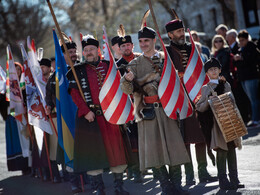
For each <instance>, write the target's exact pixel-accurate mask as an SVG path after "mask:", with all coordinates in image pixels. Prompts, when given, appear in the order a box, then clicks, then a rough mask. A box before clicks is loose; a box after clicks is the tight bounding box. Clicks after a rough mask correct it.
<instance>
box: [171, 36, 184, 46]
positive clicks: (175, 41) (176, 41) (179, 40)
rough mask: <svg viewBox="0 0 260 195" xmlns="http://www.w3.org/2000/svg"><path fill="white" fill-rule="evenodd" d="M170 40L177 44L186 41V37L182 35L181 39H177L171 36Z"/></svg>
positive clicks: (182, 43)
mask: <svg viewBox="0 0 260 195" xmlns="http://www.w3.org/2000/svg"><path fill="white" fill-rule="evenodd" d="M172 42H173V43H175V44H177V45H184V43H185V42H186V37H185V36H184V38H183V39H181V38H179V39H177V38H173V39H172Z"/></svg>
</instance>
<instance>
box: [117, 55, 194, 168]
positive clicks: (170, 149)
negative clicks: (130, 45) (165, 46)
mask: <svg viewBox="0 0 260 195" xmlns="http://www.w3.org/2000/svg"><path fill="white" fill-rule="evenodd" d="M163 58H164V56H163V53H160V54H159V59H158V57H157V58H156V57H154V58H153V61H155V62H156V61H157V62H158V60H159V61H161V62H162V59H163ZM129 64H130V65H132V66H130V67H129V68H130V69H131V71H132V72H133V73H134V76H135V78H134V80H139V79H142V78H144V77H146V75H147V74H149V73H152V72H154V71H155V70H154V67H153V66H152V64H151V62H150V61H149V60H147V59H146V57H145V56H143V55H141V56H139V57H137V58H135V59H134V60H132V61H131V62H130V63H129ZM121 88H122V90H123V91H124V92H125V93H126V94H132V93H133V92H134V85H133V82H128V81H126V80H125V78H124V77H123V78H122V79H121ZM136 93H138V92H136ZM134 98H135V96H134ZM134 101H136V100H135V99H134ZM137 125H138V136H139V137H138V139H139V140H138V144H139V160H140V170H145V169H148V168H151V167H160V166H162V165H170V166H174V165H179V164H184V163H186V162H189V161H190V160H189V156H188V153H187V151H186V148H185V145H184V142H183V140H182V138H181V134H180V130H179V128H178V125H177V122H176V121H175V120H172V119H170V118H169V117H167V116H166V114H165V112H164V110H163V108H162V107H158V108H155V118H154V119H152V120H142V121H140V122H138V123H137Z"/></svg>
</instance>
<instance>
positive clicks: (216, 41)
mask: <svg viewBox="0 0 260 195" xmlns="http://www.w3.org/2000/svg"><path fill="white" fill-rule="evenodd" d="M214 43H223V40H215V41H214Z"/></svg>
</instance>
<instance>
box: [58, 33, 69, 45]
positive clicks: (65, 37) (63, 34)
mask: <svg viewBox="0 0 260 195" xmlns="http://www.w3.org/2000/svg"><path fill="white" fill-rule="evenodd" d="M61 34H62V37H63V39H64V42H65V43H68V42H72V40H71V39H70V38H69V37H68V36H67V35H66V34H65V32H61ZM59 43H60V45H62V42H61V39H60V40H59Z"/></svg>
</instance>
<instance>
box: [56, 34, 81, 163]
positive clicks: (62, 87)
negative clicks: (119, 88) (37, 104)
mask: <svg viewBox="0 0 260 195" xmlns="http://www.w3.org/2000/svg"><path fill="white" fill-rule="evenodd" d="M53 39H54V44H55V63H56V75H55V80H56V109H57V126H58V142H59V144H60V146H61V147H62V148H63V150H64V158H65V164H66V165H68V166H70V167H73V161H72V160H73V153H74V135H75V116H76V109H77V107H76V105H75V104H74V102H73V101H72V98H71V96H70V95H69V94H68V86H69V82H68V80H67V78H66V73H67V71H68V69H67V64H66V62H65V58H64V56H63V53H62V51H61V47H60V45H59V41H58V37H57V35H56V32H55V30H53Z"/></svg>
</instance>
